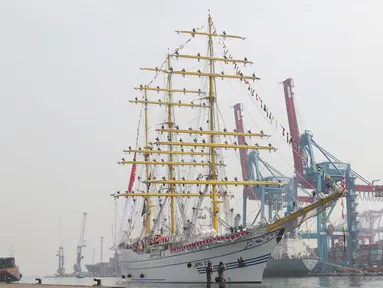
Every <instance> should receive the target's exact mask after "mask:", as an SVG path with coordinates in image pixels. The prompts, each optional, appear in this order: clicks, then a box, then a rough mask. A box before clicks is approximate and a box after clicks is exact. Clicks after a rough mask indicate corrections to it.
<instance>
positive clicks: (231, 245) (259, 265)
mask: <svg viewBox="0 0 383 288" xmlns="http://www.w3.org/2000/svg"><path fill="white" fill-rule="evenodd" d="M282 233H283V232H282V231H281V230H277V231H274V232H271V233H266V234H261V235H260V234H253V233H250V235H248V236H246V237H244V238H239V239H237V240H234V241H232V242H225V243H217V244H214V246H213V247H206V248H205V247H201V248H198V250H194V251H182V252H179V253H176V254H170V253H169V252H165V253H164V255H163V256H157V257H152V258H151V257H150V255H148V254H136V253H134V252H133V251H132V250H130V249H129V250H120V251H119V253H118V254H119V262H120V265H121V272H122V274H123V275H125V276H126V278H125V279H126V281H127V282H134V283H178V284H187V283H195V284H196V283H201V284H202V283H206V266H207V263H208V260H210V261H211V262H212V264H213V266H214V267H213V269H214V270H213V274H212V281H213V282H214V279H215V277H216V276H217V266H218V264H219V262H223V263H224V264H225V265H226V270H225V274H224V276H225V278H226V281H227V283H261V282H262V277H263V271H264V269H265V265H266V262H267V261H268V259H269V257H270V255H271V252H272V251H273V250H274V248H275V246H276V245H277V242H278V241H280V238H281V234H282ZM277 236H279V237H277ZM241 260H243V262H242V261H241Z"/></svg>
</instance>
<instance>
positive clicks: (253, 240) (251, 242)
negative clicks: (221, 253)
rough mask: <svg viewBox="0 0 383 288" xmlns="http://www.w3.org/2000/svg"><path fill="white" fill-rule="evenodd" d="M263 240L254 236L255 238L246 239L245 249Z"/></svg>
mask: <svg viewBox="0 0 383 288" xmlns="http://www.w3.org/2000/svg"><path fill="white" fill-rule="evenodd" d="M262 242H263V241H262V239H261V238H255V239H250V240H247V246H246V249H250V248H252V247H254V246H258V245H259V244H261V243H262Z"/></svg>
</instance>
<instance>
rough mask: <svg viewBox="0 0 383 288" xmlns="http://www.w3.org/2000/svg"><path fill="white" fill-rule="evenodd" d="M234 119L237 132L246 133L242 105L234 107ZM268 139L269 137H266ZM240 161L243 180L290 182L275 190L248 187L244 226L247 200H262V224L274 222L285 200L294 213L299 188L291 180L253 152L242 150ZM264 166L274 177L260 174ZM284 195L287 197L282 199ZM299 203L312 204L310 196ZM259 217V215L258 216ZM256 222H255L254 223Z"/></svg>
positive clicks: (301, 198)
mask: <svg viewBox="0 0 383 288" xmlns="http://www.w3.org/2000/svg"><path fill="white" fill-rule="evenodd" d="M234 118H235V124H236V130H235V131H236V132H245V131H244V125H243V115H242V106H241V104H240V103H238V104H236V105H234ZM265 137H267V135H265ZM238 143H239V144H245V139H244V137H241V136H239V137H238ZM240 159H241V166H242V176H243V179H250V180H253V181H255V180H260V179H262V180H269V181H275V180H278V179H279V180H282V181H284V182H285V181H286V182H289V185H288V186H284V187H282V188H273V187H255V186H254V187H250V186H246V187H245V188H244V190H243V211H244V213H243V214H244V215H243V226H246V221H247V219H246V208H247V200H260V202H261V209H260V215H261V219H260V221H261V222H264V221H267V222H269V221H272V218H273V217H274V216H275V214H276V213H277V211H278V210H277V209H279V208H280V205H281V204H282V203H283V201H284V200H283V199H285V200H286V202H287V214H288V213H291V212H292V211H293V202H294V201H295V199H297V187H296V185H294V181H291V179H290V178H288V177H286V176H285V175H283V174H282V173H280V172H279V171H278V170H276V169H275V168H273V167H272V166H271V165H269V164H267V163H266V162H264V161H263V160H261V159H260V157H259V155H258V153H257V152H251V153H250V154H248V153H247V150H245V149H242V150H240ZM261 164H262V165H263V166H264V167H265V168H266V169H267V171H269V172H270V175H273V176H271V177H266V178H263V176H262V175H261V173H260V172H259V171H260V169H259V167H260V165H261ZM282 195H285V196H284V198H283V199H282ZM298 201H300V202H305V203H308V202H311V197H310V196H299V197H298ZM265 206H268V211H269V215H268V219H266V217H265V211H266V209H265ZM273 215H274V216H273ZM257 217H258V215H257ZM253 222H255V220H254V221H253Z"/></svg>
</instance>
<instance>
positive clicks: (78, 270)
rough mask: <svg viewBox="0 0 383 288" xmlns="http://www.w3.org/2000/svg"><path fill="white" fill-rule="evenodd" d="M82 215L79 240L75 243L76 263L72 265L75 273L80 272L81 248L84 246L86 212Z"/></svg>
mask: <svg viewBox="0 0 383 288" xmlns="http://www.w3.org/2000/svg"><path fill="white" fill-rule="evenodd" d="M82 215H83V217H82V225H81V232H80V241H79V242H78V245H77V255H76V264H74V266H73V270H74V272H75V273H76V274H80V273H81V272H82V270H81V260H82V259H83V258H84V256H83V255H82V248H84V247H86V246H85V239H84V237H85V224H86V215H87V212H84V213H83V214H82Z"/></svg>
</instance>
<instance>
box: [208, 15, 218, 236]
mask: <svg viewBox="0 0 383 288" xmlns="http://www.w3.org/2000/svg"><path fill="white" fill-rule="evenodd" d="M208 22H209V56H210V58H211V59H212V58H213V57H214V53H213V36H212V30H213V29H212V28H213V27H212V26H213V23H212V20H211V16H210V14H209V18H208ZM209 68H210V74H211V75H213V73H214V61H213V60H210V65H209ZM214 104H215V95H214V77H213V76H209V105H210V117H209V118H210V119H209V123H210V131H214ZM214 136H215V135H214V134H210V143H211V144H212V145H214ZM214 149H215V147H214V146H212V147H210V155H211V179H212V180H216V179H217V175H216V172H215V168H216V167H215V150H214ZM212 190H213V191H212V192H213V200H212V206H213V207H212V208H213V227H214V229H215V231H217V233H218V217H219V209H218V205H217V186H216V185H215V184H213V185H212Z"/></svg>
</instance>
